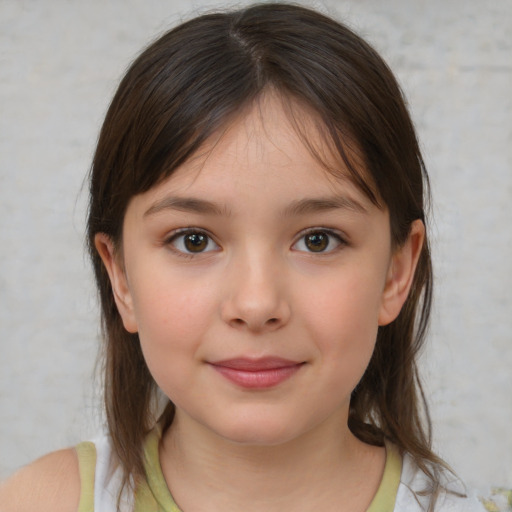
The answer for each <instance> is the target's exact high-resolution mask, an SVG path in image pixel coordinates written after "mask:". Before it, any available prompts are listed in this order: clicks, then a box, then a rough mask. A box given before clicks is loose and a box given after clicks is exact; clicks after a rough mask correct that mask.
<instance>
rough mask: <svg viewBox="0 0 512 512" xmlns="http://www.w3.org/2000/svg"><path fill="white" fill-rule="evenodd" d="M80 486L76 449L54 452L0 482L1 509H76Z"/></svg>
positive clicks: (67, 511) (58, 511)
mask: <svg viewBox="0 0 512 512" xmlns="http://www.w3.org/2000/svg"><path fill="white" fill-rule="evenodd" d="M80 487H81V486H80V471H79V466H78V457H77V454H76V451H75V450H74V449H73V448H68V449H65V450H60V451H57V452H53V453H50V454H48V455H45V456H44V457H41V458H40V459H38V460H36V461H35V462H33V463H32V464H30V465H28V466H25V467H24V468H22V469H21V470H19V471H18V472H17V473H15V474H14V475H13V476H12V477H11V478H10V479H8V480H7V481H6V482H4V483H3V484H1V485H0V512H4V511H5V512H25V511H26V512H29V511H30V512H32V511H34V510H37V511H38V512H46V511H48V512H50V511H51V512H76V511H77V510H78V503H79V500H80Z"/></svg>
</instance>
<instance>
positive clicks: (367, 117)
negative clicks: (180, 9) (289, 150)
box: [88, 4, 443, 494]
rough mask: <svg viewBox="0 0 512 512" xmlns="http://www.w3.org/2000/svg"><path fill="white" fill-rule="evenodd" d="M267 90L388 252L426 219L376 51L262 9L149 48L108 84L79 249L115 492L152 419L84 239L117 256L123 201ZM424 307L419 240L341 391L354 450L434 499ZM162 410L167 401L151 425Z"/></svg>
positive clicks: (319, 23) (424, 181)
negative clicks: (419, 479) (99, 345)
mask: <svg viewBox="0 0 512 512" xmlns="http://www.w3.org/2000/svg"><path fill="white" fill-rule="evenodd" d="M269 88H272V89H273V90H275V91H278V92H279V93H281V96H282V97H283V98H286V97H289V98H293V100H294V101H296V102H297V103H298V104H299V105H303V106H305V107H306V108H308V109H309V110H311V111H313V112H314V113H315V114H316V115H317V116H318V119H320V120H321V124H322V128H323V130H324V133H325V134H326V136H327V138H328V140H329V143H330V145H331V146H332V148H333V149H334V150H336V152H337V153H338V154H339V155H340V156H341V158H342V159H343V160H344V162H345V164H346V165H347V167H348V168H349V170H350V172H351V174H352V176H353V179H354V180H355V182H356V183H357V184H358V185H359V187H360V188H361V189H362V190H363V191H364V192H365V193H366V194H367V195H368V196H369V197H370V199H371V200H372V201H374V202H375V203H376V204H381V205H382V204H383V205H385V206H386V207H387V208H388V210H389V214H390V222H391V235H392V240H393V243H394V244H395V245H396V246H399V245H400V244H401V243H403V242H404V241H405V240H406V239H407V236H408V234H409V230H410V227H411V223H412V222H413V221H414V220H416V219H421V220H422V221H423V222H425V204H424V201H425V198H426V197H427V196H428V177H427V174H426V171H425V168H424V164H423V160H422V157H421V154H420V151H419V147H418V142H417V139H416V135H415V131H414V128H413V125H412V122H411V119H410V117H409V114H408V111H407V108H406V106H405V101H404V98H403V96H402V93H401V91H400V88H399V86H398V84H397V82H396V80H395V78H394V76H393V74H392V73H391V71H390V70H389V68H388V67H387V65H386V64H385V63H384V61H383V60H382V59H381V57H380V56H379V55H378V54H377V53H376V52H375V50H373V49H372V48H371V47H370V46H369V45H368V44H367V43H366V42H365V41H363V40H362V39H361V38H360V37H359V36H357V35H356V34H354V32H352V31H351V30H350V29H348V28H347V27H346V26H344V25H342V24H340V23H338V22H336V21H334V20H332V19H330V18H328V17H326V16H324V15H322V14H320V13H318V12H315V11H312V10H309V9H307V8H304V7H299V6H295V5H288V4H261V5H254V6H251V7H249V8H246V9H242V10H237V11H234V12H227V13H216V14H206V15H203V16H199V17H197V18H195V19H192V20H191V21H188V22H186V23H183V24H182V25H180V26H178V27H176V28H174V29H173V30H171V31H169V32H167V33H166V34H165V35H163V36H162V37H160V38H159V39H158V40H157V41H156V42H154V43H153V44H151V45H150V46H149V47H148V48H147V49H146V50H145V51H144V52H143V53H142V54H141V55H140V56H139V57H138V58H137V59H136V60H135V61H134V62H133V64H132V65H131V66H130V68H129V69H128V71H127V73H126V75H125V77H124V78H123V80H122V81H121V83H120V85H119V88H118V90H117V92H116V94H115V96H114V99H113V101H112V103H111V105H110V108H109V110H108V113H107V115H106V118H105V122H104V124H103V127H102V130H101V133H100V137H99V141H98V146H97V150H96V153H95V156H94V161H93V166H92V170H91V177H90V209H89V219H88V242H89V249H90V255H91V258H92V262H93V266H94V271H95V275H96V280H97V285H98V289H99V294H100V298H101V308H102V326H103V333H104V339H105V383H104V386H105V407H106V416H107V422H108V427H109V431H110V434H111V437H112V440H113V446H114V449H115V452H116V454H117V456H118V458H119V461H120V463H121V465H122V467H123V470H124V472H125V476H126V480H125V481H128V478H129V477H130V476H134V477H135V478H138V477H142V476H143V471H144V470H143V455H142V445H143V439H144V437H145V436H146V435H147V433H148V431H149V430H150V429H151V428H153V427H154V425H155V421H156V420H157V418H158V417H159V415H160V414H162V411H161V410H158V407H157V406H156V405H155V404H156V401H155V399H154V396H155V393H156V385H155V383H154V381H153V379H152V377H151V375H150V373H149V371H148V369H147V367H146V364H145V362H144V358H143V355H142V352H141V349H140V344H139V341H138V336H137V334H129V333H128V332H127V331H125V329H124V327H123V324H122V321H121V318H120V315H119V313H118V311H117V309H116V305H115V303H114V299H113V294H112V290H111V286H110V281H109V279H108V275H107V273H106V271H105V268H104V266H103V265H102V262H101V260H100V257H99V255H98V254H97V252H96V249H95V246H94V237H95V235H96V234H97V233H99V232H102V233H106V234H107V235H108V236H109V237H110V238H111V239H112V240H113V242H114V244H115V246H116V247H120V245H121V239H122V226H123V218H124V214H125V211H126V208H127V205H128V203H129V201H130V199H131V198H132V197H133V196H134V195H136V194H140V193H142V192H145V191H147V190H148V189H150V188H151V187H153V186H154V185H155V184H157V183H159V182H160V181H161V180H163V179H165V178H166V177H168V176H170V175H171V174H172V173H173V172H174V170H175V169H176V168H177V167H179V166H180V164H182V163H183V162H185V161H186V160H187V159H188V158H189V157H190V156H191V155H193V154H194V153H195V152H196V151H197V150H198V149H199V148H200V147H201V146H202V144H203V143H204V142H205V141H206V140H207V139H208V138H209V137H210V136H211V135H212V134H213V133H214V132H215V131H217V130H219V129H220V128H222V127H223V126H226V124H227V123H229V120H230V119H231V118H232V117H233V116H234V115H235V114H236V113H237V112H240V111H241V109H242V108H244V107H245V106H247V105H248V104H250V103H251V102H253V101H255V100H257V98H258V97H260V95H261V94H262V93H263V92H264V91H265V90H268V89H269ZM283 101H284V100H283ZM297 124H298V125H300V122H299V121H297ZM303 136H305V135H304V134H303ZM350 145H352V147H354V146H355V147H357V149H358V154H360V155H362V157H363V159H364V175H363V174H362V173H361V170H360V166H357V165H355V163H354V162H353V161H351V160H350V158H349V154H351V153H353V152H349V151H348V149H349V146H350ZM358 169H359V170H358ZM431 298H432V268H431V260H430V254H429V246H428V241H427V240H425V243H424V246H423V249H422V252H421V256H420V261H419V264H418V268H417V271H416V274H415V278H414V284H413V286H412V290H411V292H410V294H409V297H408V299H407V301H406V303H405V305H404V307H403V309H402V311H401V313H400V315H399V316H398V318H397V319H396V320H395V321H394V322H393V323H391V324H390V325H387V326H384V327H380V328H379V331H378V337H377V342H376V348H375V351H374V354H373V356H372V359H371V361H370V364H369V367H368V369H367V371H366V373H365V374H364V376H363V378H362V380H361V381H360V383H359V384H358V386H357V388H356V389H355V390H354V391H353V393H352V398H351V403H350V415H349V427H350V429H351V430H352V432H353V433H354V434H355V435H356V436H357V437H358V438H359V439H361V440H363V441H365V442H367V443H370V444H375V445H382V444H383V442H384V440H385V439H388V440H390V441H391V442H393V443H395V444H396V445H397V446H398V447H399V448H400V449H401V450H402V451H403V452H408V453H410V454H411V455H412V457H413V458H414V459H415V461H416V462H417V463H418V465H419V466H420V467H421V468H422V469H423V470H424V471H425V472H426V473H427V474H428V475H429V476H430V478H431V481H432V489H433V490H434V491H433V494H435V490H436V489H437V488H438V485H439V478H438V469H439V468H440V467H442V466H443V463H442V462H441V461H440V459H439V458H438V457H437V456H436V455H435V454H434V453H433V452H432V450H431V436H430V430H431V428H430V419H429V414H428V408H427V404H426V401H425V397H424V394H423V391H422V387H421V383H420V380H419V376H418V369H417V364H416V359H417V355H418V352H419V350H420V348H421V346H422V343H423V340H424V336H425V332H426V328H427V324H428V320H429V314H430V308H431ZM173 411H174V409H173V404H172V403H170V402H168V404H167V406H166V407H165V410H164V411H163V416H162V418H163V420H162V421H163V425H164V428H166V427H167V426H168V425H169V424H170V423H171V421H172V416H173Z"/></svg>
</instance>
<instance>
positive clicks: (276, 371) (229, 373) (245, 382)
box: [213, 364, 302, 389]
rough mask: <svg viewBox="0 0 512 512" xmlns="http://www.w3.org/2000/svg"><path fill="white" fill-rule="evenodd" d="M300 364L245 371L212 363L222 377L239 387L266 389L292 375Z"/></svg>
mask: <svg viewBox="0 0 512 512" xmlns="http://www.w3.org/2000/svg"><path fill="white" fill-rule="evenodd" d="M301 366H302V364H295V365H292V366H284V367H282V368H269V369H265V370H256V371H247V370H238V369H234V368H228V367H226V366H217V365H213V367H214V368H215V370H217V371H218V372H219V373H220V374H221V375H222V376H223V377H225V378H226V379H228V380H230V381H231V382H234V383H235V384H237V385H238V386H240V387H243V388H248V389H267V388H272V387H274V386H277V385H278V384H281V383H282V382H284V381H285V380H288V379H289V378H290V377H291V376H292V375H294V374H295V373H296V372H297V371H298V370H299V369H300V367H301Z"/></svg>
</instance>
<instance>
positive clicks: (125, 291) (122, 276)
mask: <svg viewBox="0 0 512 512" xmlns="http://www.w3.org/2000/svg"><path fill="white" fill-rule="evenodd" d="M94 245H95V246H96V250H97V251H98V254H99V255H100V258H101V260H102V261H103V264H104V265H105V269H106V270H107V273H108V276H109V278H110V284H111V286H112V293H113V294H114V300H115V302H116V306H117V310H118V311H119V314H120V315H121V318H122V320H123V325H124V327H125V329H126V330H127V331H128V332H131V333H135V332H137V331H138V329H137V322H136V320H135V313H134V309H133V300H132V296H131V293H130V289H129V286H128V281H127V279H126V273H125V270H124V268H123V265H122V262H121V261H120V258H119V256H118V255H116V251H115V247H114V243H113V242H112V239H111V238H110V237H109V236H108V235H106V234H105V233H97V234H96V236H95V237H94Z"/></svg>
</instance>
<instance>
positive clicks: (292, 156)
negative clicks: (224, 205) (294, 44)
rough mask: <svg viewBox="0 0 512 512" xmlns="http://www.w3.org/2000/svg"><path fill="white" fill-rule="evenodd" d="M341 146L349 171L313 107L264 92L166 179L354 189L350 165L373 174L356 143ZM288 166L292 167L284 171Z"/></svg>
mask: <svg viewBox="0 0 512 512" xmlns="http://www.w3.org/2000/svg"><path fill="white" fill-rule="evenodd" d="M344 150H345V154H346V156H348V158H349V159H350V163H349V165H351V166H352V171H351V170H349V168H348V166H347V162H346V161H344V159H343V158H342V156H341V155H340V153H339V152H338V151H337V149H336V148H335V144H334V142H333V141H332V140H331V139H330V136H329V133H328V131H327V128H326V127H325V125H324V124H323V122H322V121H321V119H320V116H319V115H318V114H317V113H316V112H314V111H313V110H312V109H310V108H308V107H306V106H304V105H302V104H300V103H299V102H297V101H292V100H289V99H284V98H283V97H282V96H281V95H279V94H278V93H275V92H267V93H265V94H263V95H262V96H260V97H259V98H258V100H257V101H255V102H254V103H252V104H250V105H248V106H246V108H245V109H244V110H243V111H242V112H241V113H239V114H238V115H237V116H236V117H235V118H233V119H231V120H230V122H227V123H226V124H225V125H224V126H223V127H222V128H221V129H219V130H217V131H216V132H215V133H214V134H213V135H212V136H211V137H209V139H208V140H207V141H206V142H205V143H204V144H203V145H202V147H201V148H200V149H199V150H198V151H196V153H195V154H194V155H192V157H190V158H189V159H188V160H187V161H186V162H185V163H184V164H182V165H181V166H180V167H178V168H177V169H175V170H174V171H173V173H172V174H171V176H170V177H167V178H166V179H165V181H169V182H172V183H173V185H174V187H176V188H188V187H191V186H192V185H194V187H196V188H202V187H203V186H211V183H212V182H214V183H215V184H217V185H220V184H224V185H225V186H228V185H230V184H233V181H235V182H237V183H239V184H241V183H242V182H243V181H244V180H247V179H248V178H249V177H251V178H252V179H257V180H261V181H263V182H265V183H266V184H267V186H268V187H269V188H272V187H276V186H279V185H280V184H281V183H282V182H283V181H285V182H286V181H287V180H288V181H287V183H286V184H287V188H288V189H289V190H290V191H293V190H296V191H297V192H299V191H300V190H302V191H303V190H304V188H305V187H306V188H307V187H309V188H311V189H312V190H314V189H315V188H317V186H319V185H320V184H321V186H322V188H325V187H326V186H331V187H334V188H336V187H337V186H339V185H340V184H341V185H343V187H344V188H347V189H353V190H354V191H356V192H357V190H356V189H357V188H358V185H357V183H356V180H355V179H354V171H355V173H356V174H357V177H359V178H362V179H363V180H364V181H365V182H368V181H371V180H369V178H368V173H367V172H366V170H365V168H364V165H363V164H362V161H363V159H362V157H361V155H360V153H359V151H358V149H357V148H356V147H355V145H354V144H350V142H348V141H345V142H344ZM288 167H291V168H293V169H294V170H295V172H294V173H290V172H285V169H286V168H288ZM288 170H289V169H288ZM290 178H293V181H292V182H290V181H289V180H290ZM360 192H361V190H359V193H360ZM363 195H364V194H363ZM367 199H368V198H367ZM369 199H370V201H371V198H369Z"/></svg>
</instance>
